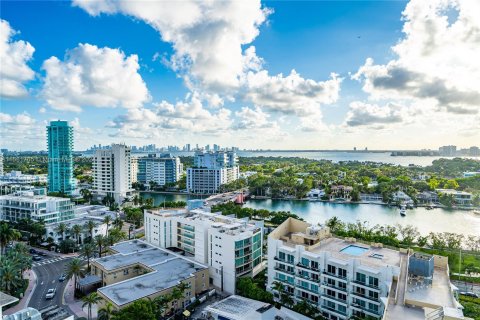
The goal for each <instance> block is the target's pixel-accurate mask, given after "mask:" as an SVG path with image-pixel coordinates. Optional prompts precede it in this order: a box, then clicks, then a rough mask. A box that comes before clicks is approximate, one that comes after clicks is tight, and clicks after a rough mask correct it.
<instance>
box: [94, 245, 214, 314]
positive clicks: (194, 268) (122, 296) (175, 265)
mask: <svg viewBox="0 0 480 320" xmlns="http://www.w3.org/2000/svg"><path fill="white" fill-rule="evenodd" d="M110 248H111V249H112V250H113V251H115V252H117V253H115V254H113V255H111V256H107V257H103V258H100V259H95V260H94V261H95V262H96V263H99V264H100V265H102V266H103V267H104V268H105V269H106V270H115V269H119V268H123V267H126V266H129V265H132V264H136V263H140V264H143V265H145V266H147V267H149V268H151V269H152V270H153V271H151V272H149V273H147V274H144V275H140V276H138V277H134V278H131V279H128V280H124V281H121V282H117V283H114V284H111V285H108V286H105V287H102V288H100V289H98V291H100V292H101V293H102V294H104V295H105V296H106V297H108V298H109V299H110V300H112V301H113V302H114V303H115V304H117V305H118V306H121V305H124V304H127V303H130V302H133V301H135V300H137V299H141V298H143V297H147V296H149V295H152V294H154V293H157V292H160V291H163V290H165V289H167V288H170V287H174V286H176V285H178V284H179V283H180V282H181V281H183V280H185V279H188V278H191V277H193V274H194V273H196V272H198V271H201V270H205V269H207V267H206V266H204V265H201V264H199V263H196V262H193V261H191V260H188V259H186V258H184V257H182V256H179V255H176V254H174V253H170V252H168V250H164V249H160V248H157V247H154V246H152V245H150V244H148V243H146V242H143V241H141V240H130V241H124V242H120V243H117V244H116V245H114V246H112V247H110Z"/></svg>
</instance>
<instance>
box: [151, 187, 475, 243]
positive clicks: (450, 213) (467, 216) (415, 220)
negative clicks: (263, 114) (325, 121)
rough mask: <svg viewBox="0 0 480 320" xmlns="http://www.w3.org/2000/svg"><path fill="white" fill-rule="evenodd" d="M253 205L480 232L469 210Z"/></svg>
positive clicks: (158, 199)
mask: <svg viewBox="0 0 480 320" xmlns="http://www.w3.org/2000/svg"><path fill="white" fill-rule="evenodd" d="M142 197H145V198H150V197H151V198H153V199H154V203H155V205H158V206H160V205H161V204H162V202H163V201H186V200H188V199H198V198H200V197H195V196H191V195H190V196H189V195H186V194H161V193H142ZM244 206H245V207H248V208H253V209H267V210H271V211H290V212H292V213H295V214H297V215H298V216H300V217H302V218H303V219H305V220H306V221H308V222H310V223H324V222H325V221H326V220H328V219H330V218H332V217H334V216H336V217H337V218H339V219H340V220H342V221H345V222H356V221H357V220H360V221H367V222H368V224H369V225H370V226H374V225H376V224H380V225H396V224H400V225H413V226H415V227H417V228H418V231H419V232H420V233H421V234H423V235H426V234H428V233H430V232H454V233H461V234H464V235H476V236H478V235H480V216H478V215H475V214H473V213H472V212H469V211H463V210H445V209H440V208H437V209H434V210H426V209H425V208H415V209H411V210H407V216H406V217H401V216H400V213H399V210H398V208H394V207H388V206H382V205H374V204H350V203H332V202H309V201H302V200H271V199H267V200H249V201H247V203H246V204H245V205H244Z"/></svg>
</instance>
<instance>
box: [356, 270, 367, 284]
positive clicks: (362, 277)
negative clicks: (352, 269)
mask: <svg viewBox="0 0 480 320" xmlns="http://www.w3.org/2000/svg"><path fill="white" fill-rule="evenodd" d="M366 278H367V276H365V275H364V274H363V273H360V272H357V277H356V279H357V281H358V282H361V283H365V282H366Z"/></svg>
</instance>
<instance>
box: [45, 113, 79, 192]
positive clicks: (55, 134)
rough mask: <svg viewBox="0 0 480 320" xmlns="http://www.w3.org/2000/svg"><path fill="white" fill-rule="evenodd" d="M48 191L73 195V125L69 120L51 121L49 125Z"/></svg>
mask: <svg viewBox="0 0 480 320" xmlns="http://www.w3.org/2000/svg"><path fill="white" fill-rule="evenodd" d="M47 145H48V191H49V192H62V193H65V194H67V195H71V194H72V193H73V191H74V190H75V180H74V178H73V127H71V126H69V125H68V122H67V121H60V120H58V121H51V122H50V125H49V126H47Z"/></svg>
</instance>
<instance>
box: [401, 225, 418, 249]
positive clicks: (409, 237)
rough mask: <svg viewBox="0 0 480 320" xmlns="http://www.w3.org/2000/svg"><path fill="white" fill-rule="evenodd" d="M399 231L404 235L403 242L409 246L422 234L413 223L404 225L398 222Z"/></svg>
mask: <svg viewBox="0 0 480 320" xmlns="http://www.w3.org/2000/svg"><path fill="white" fill-rule="evenodd" d="M397 230H398V233H399V234H400V235H401V236H402V242H403V243H404V244H406V245H407V246H411V245H412V244H413V242H414V241H415V239H416V238H417V237H418V236H419V235H420V232H418V229H417V228H416V227H414V226H412V225H407V226H404V227H403V226H402V225H400V224H397Z"/></svg>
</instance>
